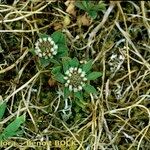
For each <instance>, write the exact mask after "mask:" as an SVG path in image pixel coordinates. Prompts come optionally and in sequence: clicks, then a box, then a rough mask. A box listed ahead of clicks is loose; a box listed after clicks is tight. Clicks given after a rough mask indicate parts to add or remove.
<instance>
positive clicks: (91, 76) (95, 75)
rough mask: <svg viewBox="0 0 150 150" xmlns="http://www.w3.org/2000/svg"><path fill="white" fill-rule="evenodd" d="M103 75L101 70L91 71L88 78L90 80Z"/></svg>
mask: <svg viewBox="0 0 150 150" xmlns="http://www.w3.org/2000/svg"><path fill="white" fill-rule="evenodd" d="M101 75H102V73H101V72H92V73H90V74H88V75H87V79H88V80H95V79H97V78H98V77H100V76H101Z"/></svg>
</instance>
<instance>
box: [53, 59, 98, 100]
mask: <svg viewBox="0 0 150 150" xmlns="http://www.w3.org/2000/svg"><path fill="white" fill-rule="evenodd" d="M62 63H63V71H62V69H61V67H56V68H53V70H52V73H53V75H54V78H55V79H56V80H57V81H59V82H60V83H62V84H63V86H64V98H68V97H69V96H70V95H71V94H73V95H74V96H75V97H76V98H78V99H82V91H83V90H85V91H86V92H87V93H89V94H90V93H96V89H95V88H94V87H93V86H92V85H90V80H95V79H97V78H98V77H100V76H101V73H100V72H91V71H90V70H91V69H92V60H90V61H88V62H87V63H86V64H80V63H79V61H78V59H77V58H73V59H71V58H65V59H63V61H62ZM62 72H63V73H62Z"/></svg>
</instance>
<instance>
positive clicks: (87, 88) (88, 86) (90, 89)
mask: <svg viewBox="0 0 150 150" xmlns="http://www.w3.org/2000/svg"><path fill="white" fill-rule="evenodd" d="M83 88H84V90H85V91H86V92H87V93H88V94H91V93H97V91H96V89H95V88H94V87H93V86H92V85H90V84H86V85H85V86H84V87H83Z"/></svg>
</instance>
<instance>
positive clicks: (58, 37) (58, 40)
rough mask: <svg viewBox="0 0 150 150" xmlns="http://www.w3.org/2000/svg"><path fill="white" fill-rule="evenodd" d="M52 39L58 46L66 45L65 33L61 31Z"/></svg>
mask: <svg viewBox="0 0 150 150" xmlns="http://www.w3.org/2000/svg"><path fill="white" fill-rule="evenodd" d="M51 38H52V39H53V40H54V42H55V43H58V44H64V45H65V44H66V39H65V36H64V34H63V33H61V32H60V31H56V32H54V33H53V34H52V35H51Z"/></svg>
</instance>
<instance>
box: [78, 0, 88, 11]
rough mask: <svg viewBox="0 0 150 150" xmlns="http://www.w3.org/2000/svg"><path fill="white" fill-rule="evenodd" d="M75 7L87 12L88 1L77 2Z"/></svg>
mask: <svg viewBox="0 0 150 150" xmlns="http://www.w3.org/2000/svg"><path fill="white" fill-rule="evenodd" d="M75 6H76V7H78V8H80V9H82V10H85V11H86V10H87V4H86V1H81V2H80V1H77V2H76V3H75Z"/></svg>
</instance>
